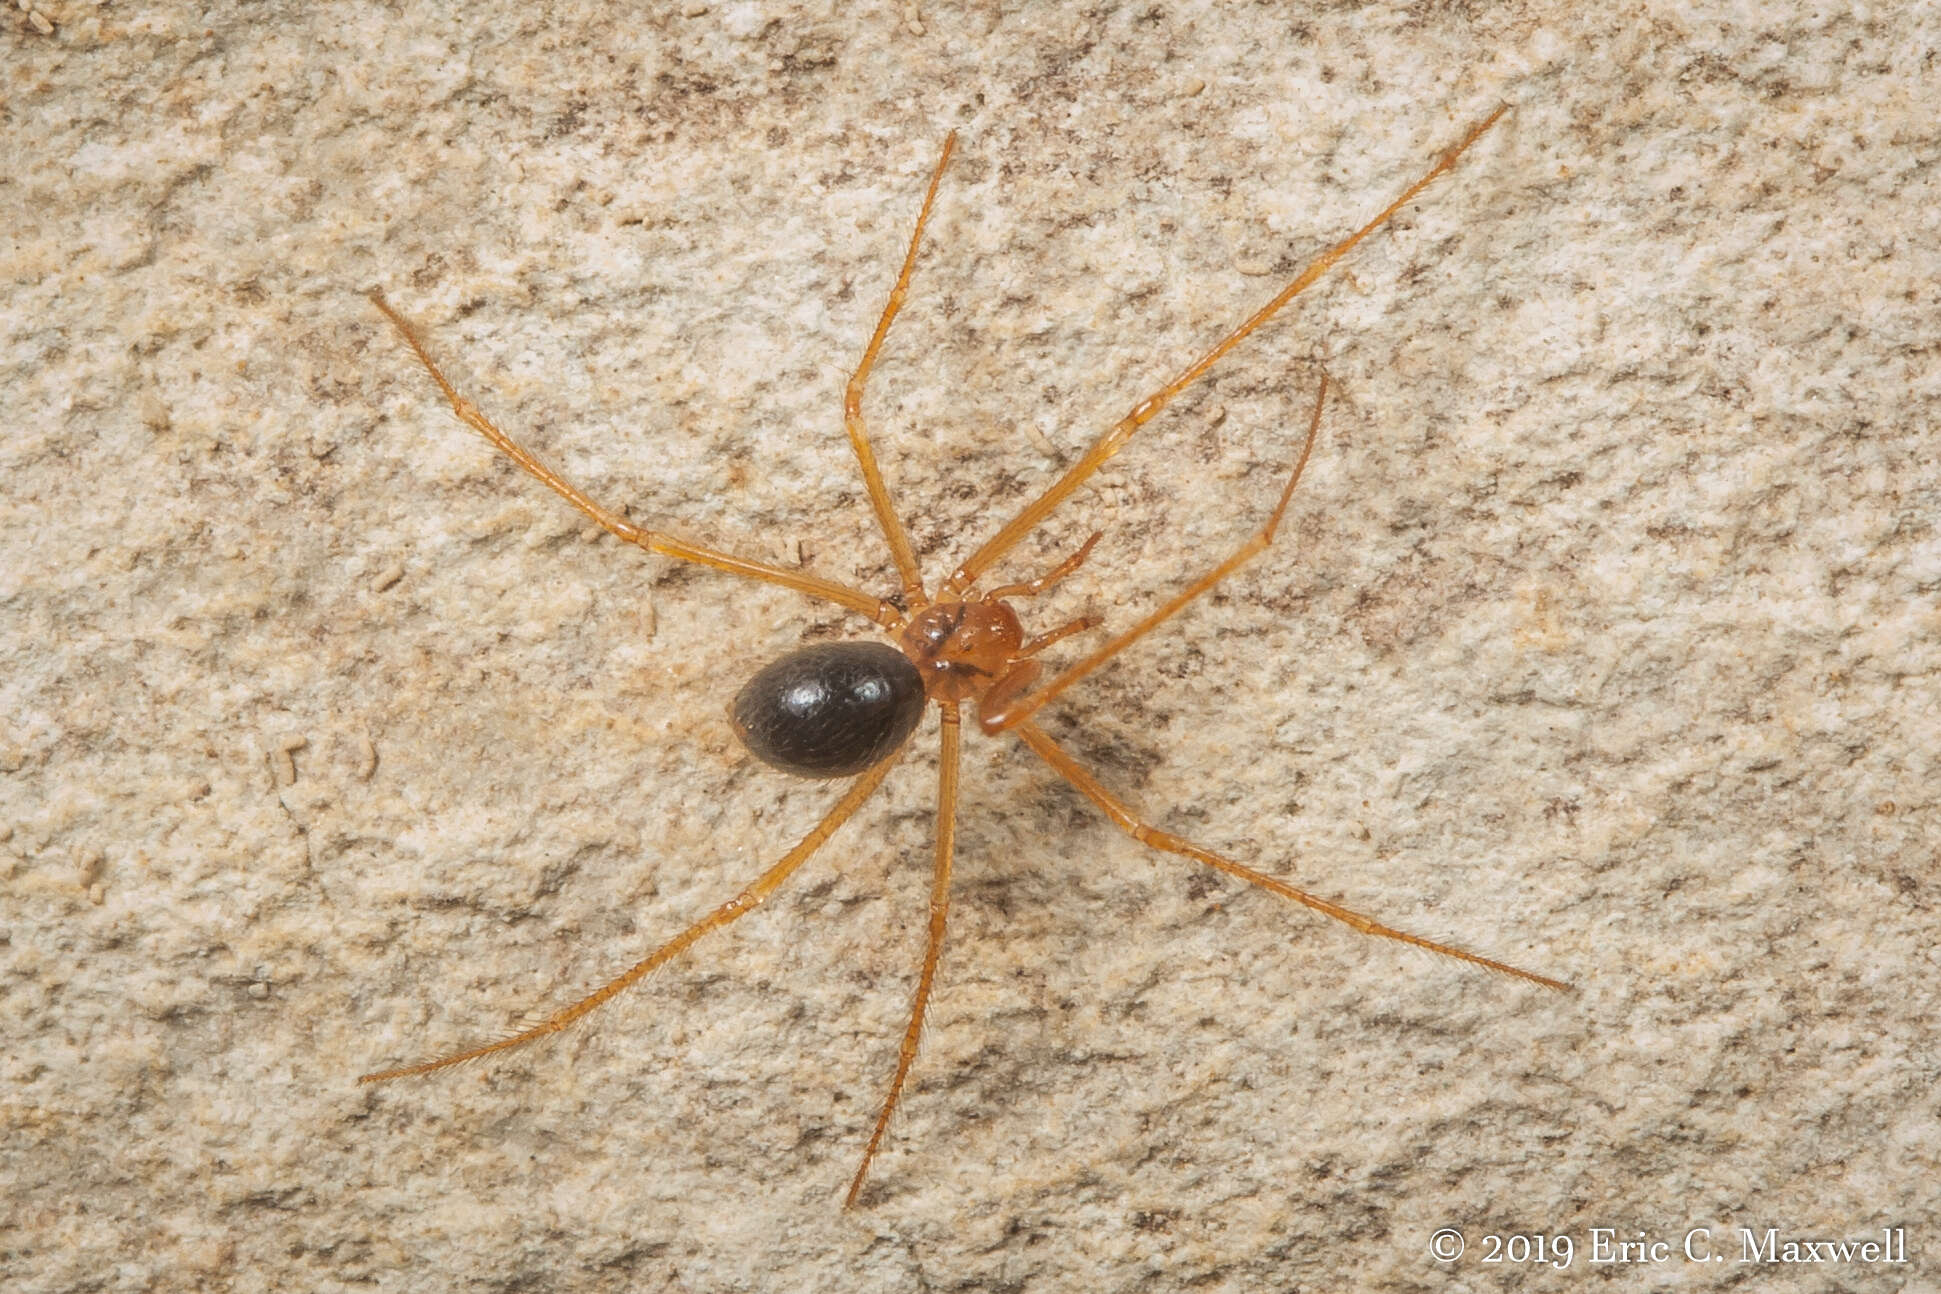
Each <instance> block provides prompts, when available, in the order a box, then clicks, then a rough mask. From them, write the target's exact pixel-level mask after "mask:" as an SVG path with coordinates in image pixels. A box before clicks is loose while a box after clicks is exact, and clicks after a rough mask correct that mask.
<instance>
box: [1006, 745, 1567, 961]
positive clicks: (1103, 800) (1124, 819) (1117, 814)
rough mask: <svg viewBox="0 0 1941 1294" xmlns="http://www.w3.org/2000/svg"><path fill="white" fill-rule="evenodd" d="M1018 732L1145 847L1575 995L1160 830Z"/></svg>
mask: <svg viewBox="0 0 1941 1294" xmlns="http://www.w3.org/2000/svg"><path fill="white" fill-rule="evenodd" d="M1012 731H1013V732H1015V733H1017V735H1018V737H1019V739H1020V740H1022V741H1023V742H1024V744H1025V745H1027V746H1029V747H1031V749H1032V750H1034V751H1036V752H1037V754H1038V757H1039V758H1041V759H1043V760H1044V761H1045V762H1046V763H1047V764H1050V765H1051V767H1052V770H1053V771H1054V772H1056V773H1057V774H1058V775H1059V776H1060V777H1062V778H1064V779H1065V780H1066V781H1067V782H1070V783H1071V784H1072V785H1073V786H1074V787H1076V788H1077V789H1078V791H1079V793H1080V794H1081V795H1083V796H1084V797H1085V798H1086V799H1088V800H1090V801H1091V802H1092V803H1093V804H1096V805H1098V806H1099V809H1100V810H1101V811H1102V812H1103V813H1104V814H1105V816H1106V817H1108V818H1110V819H1111V820H1112V825H1113V826H1115V827H1117V828H1118V829H1119V830H1121V831H1123V832H1125V833H1126V834H1127V835H1129V836H1131V837H1132V838H1133V839H1134V840H1137V841H1138V842H1139V843H1140V844H1142V845H1151V846H1152V847H1153V848H1154V849H1160V850H1164V851H1165V852H1166V853H1169V854H1183V855H1184V856H1186V857H1187V858H1192V859H1197V860H1198V861H1199V862H1202V863H1205V864H1206V865H1207V866H1208V867H1212V868H1217V869H1218V870H1220V871H1223V872H1225V873H1226V874H1227V875H1229V876H1238V877H1239V878H1240V879H1241V880H1243V881H1246V882H1247V883H1248V884H1249V885H1258V886H1259V887H1260V888H1261V889H1263V890H1271V891H1272V892H1274V893H1275V894H1278V895H1280V896H1281V897H1282V898H1284V899H1292V900H1293V901H1294V902H1296V903H1299V904H1302V905H1304V906H1306V907H1310V908H1313V909H1314V910H1315V911H1316V912H1319V913H1321V914H1322V915H1323V916H1329V917H1333V918H1334V919H1335V920H1336V921H1340V922H1342V923H1344V924H1346V925H1349V926H1353V927H1354V928H1355V929H1356V930H1359V931H1361V932H1362V933H1363V934H1365V935H1380V936H1381V937H1382V938H1384V939H1396V940H1400V941H1401V942H1402V943H1405V944H1413V945H1415V946H1416V947H1417V948H1426V949H1428V950H1429V951H1430V952H1432V953H1441V954H1442V955H1443V956H1444V957H1454V958H1455V959H1456V960H1458V961H1465V962H1469V963H1471V964H1473V965H1476V966H1481V967H1484V968H1485V969H1487V970H1493V971H1500V972H1501V973H1503V974H1505V975H1514V976H1515V977H1516V978H1518V979H1526V980H1529V981H1530V982H1531V983H1533V984H1541V985H1543V986H1544V987H1545V988H1553V989H1558V990H1560V991H1564V992H1568V991H1570V985H1568V984H1566V983H1564V981H1562V980H1556V979H1551V978H1550V977H1549V976H1548V975H1539V974H1537V973H1536V972H1534V971H1527V970H1519V969H1518V968H1517V967H1515V966H1511V965H1509V964H1508V963H1505V962H1499V961H1496V960H1494V959H1492V958H1489V957H1482V956H1478V955H1477V954H1476V953H1470V952H1464V951H1463V950H1462V949H1460V948H1452V947H1450V946H1449V945H1448V944H1439V943H1437V942H1435V941H1434V940H1433V939H1424V938H1422V937H1421V936H1420V935H1412V934H1409V933H1407V932H1406V931H1402V930H1397V929H1395V928H1394V927H1392V926H1385V925H1383V924H1382V923H1381V922H1379V921H1376V920H1374V919H1373V918H1371V917H1365V916H1363V915H1362V914H1361V913H1359V912H1354V911H1351V910H1350V909H1348V908H1344V907H1342V906H1341V905H1340V904H1338V903H1330V902H1328V900H1326V899H1324V898H1321V897H1319V896H1318V895H1314V894H1309V893H1308V892H1307V891H1306V890H1299V889H1296V888H1294V887H1293V886H1292V885H1289V884H1288V883H1287V882H1285V881H1282V880H1278V879H1276V878H1274V877H1272V876H1269V875H1267V874H1266V873H1265V872H1257V871H1255V870H1254V869H1253V868H1251V867H1246V866H1243V865H1241V864H1240V863H1236V862H1234V861H1233V860H1232V859H1230V858H1222V857H1221V856H1220V855H1219V854H1216V853H1214V852H1213V851H1212V850H1210V849H1201V848H1200V847H1199V846H1198V845H1195V844H1192V843H1191V842H1189V841H1186V840H1183V839H1181V838H1180V837H1178V836H1175V835H1173V834H1171V833H1170V832H1165V831H1160V830H1157V829H1156V828H1154V827H1153V826H1151V825H1150V824H1149V823H1147V822H1145V821H1144V820H1143V819H1141V818H1140V817H1139V815H1138V814H1136V813H1134V812H1133V811H1132V810H1131V809H1130V808H1128V807H1127V806H1126V803H1125V801H1123V800H1121V799H1119V798H1118V797H1117V796H1115V795H1113V794H1112V792H1110V791H1108V790H1106V789H1105V788H1104V787H1103V786H1101V785H1099V781H1098V779H1097V778H1095V777H1093V776H1092V775H1091V773H1089V772H1087V771H1086V769H1085V768H1084V767H1083V766H1082V765H1080V764H1079V762H1078V761H1077V760H1075V759H1073V758H1072V757H1071V755H1070V754H1069V753H1067V752H1066V751H1065V749H1064V748H1063V747H1061V746H1059V745H1058V743H1056V742H1054V741H1053V740H1052V739H1051V738H1050V737H1048V736H1046V735H1045V733H1044V732H1043V730H1042V729H1040V728H1039V727H1038V726H1037V725H1036V724H1030V723H1021V724H1019V725H1018V726H1017V727H1016V728H1014V729H1012Z"/></svg>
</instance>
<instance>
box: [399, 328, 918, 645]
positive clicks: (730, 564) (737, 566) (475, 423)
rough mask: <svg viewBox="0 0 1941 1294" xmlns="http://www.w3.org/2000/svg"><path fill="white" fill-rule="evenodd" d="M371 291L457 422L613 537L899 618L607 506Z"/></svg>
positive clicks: (830, 587) (891, 624)
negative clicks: (510, 430)
mask: <svg viewBox="0 0 1941 1294" xmlns="http://www.w3.org/2000/svg"><path fill="white" fill-rule="evenodd" d="M369 296H370V298H371V304H372V305H375V306H376V307H377V308H378V309H379V310H382V311H383V312H384V317H385V318H387V319H389V320H390V321H391V323H392V325H393V326H395V327H396V328H397V330H398V332H399V334H400V335H402V336H403V338H404V340H405V344H406V345H408V346H410V347H411V353H412V354H414V355H416V356H417V357H418V362H419V363H421V364H423V365H424V366H425V371H426V372H428V373H430V374H431V380H432V381H434V382H436V383H437V384H438V389H439V390H440V391H442V392H443V393H444V396H445V400H446V402H447V403H449V404H450V405H451V407H452V413H454V414H455V415H457V417H458V420H459V421H460V422H462V423H464V424H465V425H466V426H468V427H470V428H471V429H472V430H473V431H476V432H478V433H479V435H481V436H483V437H485V438H486V439H487V440H489V441H491V442H492V444H493V445H494V446H495V447H497V449H498V450H499V452H500V453H502V454H504V455H505V456H506V457H507V458H510V459H511V460H512V461H513V462H515V463H517V464H518V465H519V466H521V467H523V468H525V469H526V471H527V472H529V473H531V474H532V475H533V476H535V477H537V478H538V479H539V480H540V481H542V482H543V483H544V484H545V485H546V486H547V487H548V488H550V489H551V490H552V491H553V492H554V493H555V494H557V495H559V496H560V497H561V498H563V499H565V500H566V501H567V502H568V503H570V504H572V505H573V506H574V507H576V508H578V509H579V510H580V511H581V512H583V513H585V514H586V515H587V516H589V517H591V518H592V519H593V520H595V521H597V522H598V523H599V524H600V525H601V526H602V527H604V528H605V529H606V530H607V532H608V533H610V534H612V535H613V536H615V537H616V538H619V539H624V540H626V541H627V542H628V543H630V544H635V545H638V546H639V547H641V548H644V549H646V550H647V551H648V552H650V553H660V554H661V555H662V556H665V557H676V558H679V559H680V560H682V561H684V562H694V563H697V564H698V565H701V566H712V567H713V568H714V569H715V570H718V571H727V572H728V573H729V574H731V575H740V576H742V577H743V578H745V579H751V580H761V581H764V582H766V583H769V584H779V585H781V586H782V587H783V588H788V589H794V590H795V591H796V592H798V593H806V594H808V595H809V596H810V597H816V598H822V599H823V600H825V601H828V602H834V603H837V604H839V605H841V606H845V607H848V608H849V609H850V610H851V611H856V612H860V613H861V614H863V615H866V616H868V617H869V618H870V619H871V620H874V621H875V622H876V623H877V624H879V625H882V626H884V627H885V628H889V629H894V628H896V627H898V626H899V625H901V624H902V623H903V616H902V614H901V613H900V612H899V611H897V609H896V608H895V607H894V606H892V605H890V604H889V603H888V602H885V601H883V600H882V599H881V598H876V597H872V596H870V595H869V594H867V593H865V592H863V591H862V590H861V589H852V588H850V587H849V586H848V585H847V584H838V583H836V582H835V581H834V580H825V579H823V578H821V577H820V576H816V575H808V574H804V573H803V572H801V571H791V570H786V569H784V568H782V567H780V566H771V565H769V564H768V563H767V562H758V561H754V560H752V559H750V558H746V557H736V556H734V555H733V554H732V553H724V552H720V551H718V550H716V549H713V548H704V547H702V546H701V545H700V544H690V543H687V542H686V541H684V540H680V539H675V538H674V537H672V536H671V535H663V534H661V533H660V532H658V531H654V530H646V529H643V528H642V527H640V526H636V525H634V524H632V523H631V522H629V521H627V520H625V519H624V518H621V517H619V516H617V515H615V514H614V513H612V512H609V511H607V510H606V509H605V508H603V507H601V506H600V505H599V504H597V503H595V502H594V501H593V500H592V499H590V498H588V497H587V496H586V495H585V494H583V493H581V492H580V490H579V489H578V488H577V487H576V486H574V485H573V484H572V483H571V482H569V481H568V480H566V478H564V477H562V476H561V475H559V473H557V472H555V471H553V469H552V468H550V467H548V466H546V464H544V463H542V462H540V461H539V459H538V458H537V457H535V456H534V455H533V453H532V451H531V450H528V449H527V448H526V447H525V446H524V445H521V444H520V443H519V442H518V441H516V440H514V439H513V438H512V437H511V436H508V435H507V434H506V433H505V432H503V431H501V430H499V428H498V427H496V426H494V425H493V423H492V420H491V419H489V418H487V417H486V416H485V414H484V412H483V411H481V410H480V409H479V407H478V406H477V405H476V404H473V403H472V402H471V401H470V400H468V399H466V398H465V397H464V396H462V395H460V394H459V393H458V388H457V387H455V386H453V385H452V384H451V380H450V379H448V378H447V377H446V376H445V374H444V373H443V371H441V370H440V369H439V367H438V365H437V364H436V363H434V362H433V361H432V358H431V354H430V352H428V351H427V350H426V349H425V347H424V343H423V342H421V341H420V340H418V334H417V332H416V331H415V330H414V329H413V328H412V327H411V325H410V324H408V323H406V322H405V319H404V316H403V315H401V314H399V313H398V312H397V311H396V310H393V309H392V308H391V305H390V303H389V302H387V301H386V300H385V299H384V298H383V297H382V296H381V295H379V294H378V293H376V292H372V293H370V294H369Z"/></svg>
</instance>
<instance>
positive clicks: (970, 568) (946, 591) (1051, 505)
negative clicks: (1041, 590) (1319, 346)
mask: <svg viewBox="0 0 1941 1294" xmlns="http://www.w3.org/2000/svg"><path fill="white" fill-rule="evenodd" d="M1507 111H1509V108H1508V105H1505V106H1504V107H1501V108H1498V109H1497V110H1496V111H1495V112H1492V113H1491V114H1490V115H1489V116H1488V117H1486V118H1484V119H1483V121H1482V122H1481V123H1480V124H1478V125H1476V126H1473V127H1471V128H1470V131H1469V133H1468V134H1466V135H1464V136H1463V137H1462V139H1461V140H1460V141H1459V142H1458V143H1457V144H1456V146H1455V147H1454V148H1451V149H1450V150H1449V151H1448V152H1446V153H1444V154H1443V155H1442V159H1441V160H1440V161H1438V162H1437V163H1436V164H1435V165H1434V166H1432V167H1430V168H1429V172H1428V174H1426V175H1424V176H1423V177H1422V178H1421V179H1419V180H1417V181H1416V182H1415V183H1414V184H1411V185H1410V186H1409V187H1408V190H1407V191H1406V192H1404V193H1403V194H1402V196H1401V197H1399V198H1397V199H1395V201H1393V202H1391V203H1389V204H1388V206H1387V207H1385V208H1383V210H1382V213H1381V214H1380V215H1378V216H1376V217H1375V218H1374V219H1373V220H1371V221H1369V222H1368V223H1367V224H1365V225H1363V226H1362V227H1361V228H1360V229H1358V230H1356V231H1355V232H1354V233H1353V234H1351V235H1349V236H1348V237H1347V238H1344V239H1342V240H1341V241H1340V242H1338V243H1336V244H1335V245H1334V246H1333V247H1330V248H1329V249H1328V250H1327V251H1325V252H1323V253H1322V254H1321V255H1320V256H1318V257H1316V258H1315V259H1314V261H1313V262H1312V263H1311V264H1310V265H1309V266H1308V267H1307V268H1306V269H1304V270H1302V271H1301V273H1300V274H1299V275H1298V276H1297V277H1296V278H1295V279H1294V281H1293V282H1292V283H1289V284H1288V285H1287V286H1286V287H1285V288H1283V289H1281V292H1280V295H1279V296H1276V297H1275V298H1274V299H1273V300H1272V301H1269V302H1268V303H1267V304H1266V305H1264V306H1262V307H1261V308H1260V309H1259V310H1256V311H1255V312H1254V313H1253V314H1252V315H1251V316H1250V317H1249V318H1248V319H1247V321H1246V322H1245V323H1243V324H1241V325H1240V326H1239V327H1238V328H1235V329H1234V330H1233V331H1232V332H1230V333H1228V334H1227V335H1226V336H1225V337H1222V338H1221V339H1220V340H1219V341H1218V342H1217V343H1215V344H1214V346H1213V348H1212V349H1210V350H1208V351H1207V352H1206V353H1205V354H1204V355H1201V356H1200V357H1199V358H1198V359H1196V360H1194V361H1193V362H1192V363H1191V364H1189V365H1187V366H1186V368H1185V369H1184V370H1182V371H1181V373H1180V375H1179V376H1178V377H1176V378H1174V379H1173V380H1172V381H1170V382H1168V383H1167V384H1166V385H1165V386H1162V387H1160V388H1159V390H1157V391H1155V392H1153V393H1152V394H1151V395H1149V396H1147V397H1146V398H1145V399H1143V400H1141V401H1139V402H1138V403H1137V404H1135V405H1133V406H1132V411H1131V412H1130V413H1128V414H1126V416H1125V417H1123V418H1121V419H1119V421H1118V422H1116V423H1114V424H1113V425H1112V427H1111V428H1110V429H1108V430H1107V431H1106V433H1105V434H1104V435H1103V436H1100V437H1099V438H1098V439H1097V440H1096V441H1094V442H1093V443H1092V447H1091V448H1090V449H1088V450H1086V451H1085V454H1084V456H1083V457H1082V458H1080V459H1079V460H1078V461H1077V462H1076V463H1073V464H1072V465H1071V467H1070V468H1069V469H1068V470H1067V471H1066V472H1065V474H1064V475H1063V476H1061V477H1059V478H1058V479H1057V480H1056V481H1054V482H1053V483H1052V485H1051V487H1050V488H1049V489H1047V490H1046V491H1045V492H1044V493H1043V494H1041V495H1039V496H1038V497H1037V498H1036V499H1034V500H1032V501H1031V502H1030V503H1029V504H1027V505H1025V508H1024V510H1023V511H1022V512H1020V513H1018V515H1017V516H1015V517H1013V518H1011V520H1010V521H1008V522H1006V523H1005V525H1004V528H1003V529H1002V530H1000V531H998V532H997V534H995V535H993V536H991V538H990V539H989V540H988V541H987V542H986V543H985V544H984V546H983V547H982V548H979V549H978V550H977V551H976V552H974V553H972V554H971V555H970V557H968V558H967V559H965V561H964V564H963V565H962V566H959V567H958V568H957V569H956V571H955V572H953V573H952V574H951V577H950V578H949V579H948V580H946V581H944V586H943V589H942V590H941V591H940V592H939V593H938V595H937V596H938V598H939V600H941V601H945V602H948V601H952V600H954V599H956V598H959V597H962V596H963V593H964V591H965V590H966V589H969V588H970V587H971V585H973V584H975V583H976V582H977V580H978V577H979V576H981V575H983V573H984V572H985V571H987V570H989V569H990V568H991V566H992V564H993V563H995V562H996V561H998V559H1000V558H1001V557H1003V556H1004V555H1005V554H1006V553H1008V552H1010V551H1011V549H1012V548H1014V547H1015V546H1016V545H1017V543H1018V541H1019V540H1021V539H1023V538H1024V537H1025V536H1026V535H1028V534H1030V533H1031V532H1032V531H1033V530H1036V529H1037V528H1038V525H1039V523H1041V522H1042V521H1044V519H1045V518H1046V517H1048V516H1050V515H1051V513H1052V510H1053V509H1055V508H1056V507H1057V506H1058V505H1059V504H1061V503H1063V502H1064V501H1065V500H1066V498H1068V497H1069V496H1070V495H1071V493H1072V491H1074V490H1076V489H1077V488H1078V487H1079V486H1080V485H1081V484H1083V483H1084V481H1085V479H1086V478H1087V477H1089V476H1091V475H1092V473H1094V472H1096V471H1098V470H1099V468H1100V467H1101V466H1103V465H1104V463H1105V462H1106V460H1107V459H1109V458H1111V457H1112V456H1113V455H1114V454H1116V453H1118V452H1119V451H1120V450H1121V449H1123V448H1124V447H1125V443H1126V442H1127V441H1128V440H1131V439H1132V434H1133V433H1134V432H1136V431H1138V430H1139V428H1140V427H1142V426H1144V425H1145V424H1146V423H1147V422H1149V421H1151V419H1152V417H1153V415H1155V414H1157V413H1158V412H1159V411H1160V410H1161V409H1163V408H1165V407H1166V406H1167V405H1168V404H1170V403H1172V401H1173V398H1174V397H1175V396H1177V395H1178V394H1179V393H1180V392H1181V391H1184V390H1185V389H1186V388H1187V387H1189V386H1191V385H1193V383H1194V382H1196V381H1198V380H1199V379H1200V377H1201V376H1202V375H1203V374H1205V372H1206V371H1207V370H1208V369H1210V368H1212V367H1213V366H1214V365H1215V364H1216V363H1218V362H1219V360H1220V358H1221V357H1222V356H1223V355H1225V354H1226V353H1227V352H1228V351H1230V350H1232V349H1233V348H1234V347H1235V346H1238V345H1239V344H1240V343H1241V341H1242V340H1244V339H1245V338H1246V337H1247V335H1248V334H1249V333H1251V332H1253V331H1254V329H1256V328H1258V327H1260V326H1261V325H1262V324H1264V323H1266V322H1267V321H1268V320H1269V319H1271V318H1273V317H1274V315H1275V314H1276V313H1278V312H1279V311H1280V308H1281V307H1282V306H1284V305H1286V304H1287V303H1288V302H1289V301H1292V300H1293V299H1294V298H1295V297H1297V296H1299V295H1300V294H1301V293H1302V292H1304V291H1305V290H1306V289H1307V288H1308V287H1309V286H1310V285H1312V284H1313V283H1314V281H1315V280H1316V279H1318V278H1320V277H1321V276H1322V275H1323V274H1325V273H1327V272H1328V270H1329V268H1330V267H1331V266H1333V265H1334V263H1335V262H1336V261H1338V260H1340V259H1341V258H1342V257H1343V256H1346V255H1347V254H1348V252H1349V251H1350V250H1351V249H1352V248H1353V247H1354V246H1355V244H1357V243H1359V242H1360V241H1361V240H1362V239H1364V238H1366V237H1368V235H1370V234H1372V233H1374V232H1375V231H1376V230H1377V229H1380V228H1381V227H1382V226H1383V225H1385V224H1387V223H1388V222H1389V220H1390V219H1391V218H1393V216H1394V215H1395V213H1396V212H1397V211H1400V210H1401V209H1402V208H1403V207H1404V206H1405V205H1407V204H1408V203H1409V202H1410V201H1411V200H1412V199H1413V198H1414V197H1415V196H1416V195H1417V194H1418V193H1420V192H1422V190H1424V189H1426V188H1428V187H1429V185H1430V183H1431V182H1433V181H1434V180H1435V179H1436V177H1437V176H1439V175H1441V174H1442V173H1443V172H1445V171H1447V170H1448V169H1449V168H1450V167H1452V166H1454V165H1455V164H1456V159H1457V158H1459V157H1461V156H1462V155H1463V152H1464V150H1466V149H1467V148H1468V147H1469V146H1470V145H1471V144H1474V143H1475V142H1476V141H1477V139H1479V138H1480V137H1481V136H1482V134H1483V132H1484V131H1486V130H1488V129H1489V128H1490V127H1491V126H1493V125H1495V124H1496V119H1497V118H1498V117H1501V116H1502V115H1503V114H1504V113H1505V112H1507Z"/></svg>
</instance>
